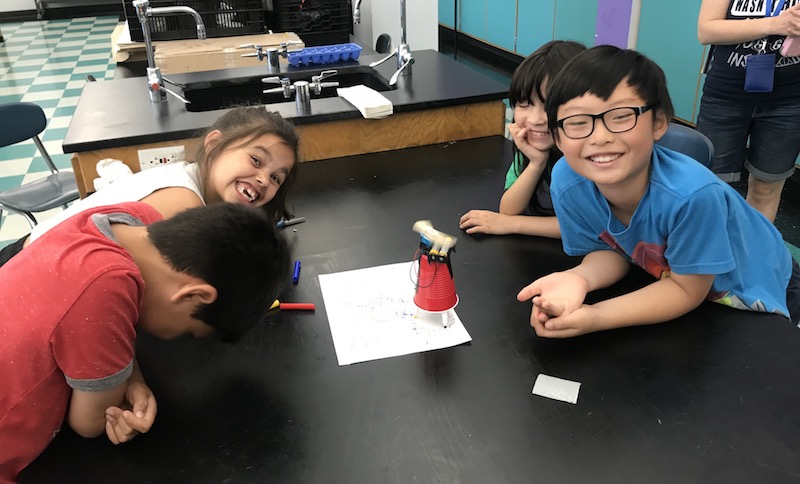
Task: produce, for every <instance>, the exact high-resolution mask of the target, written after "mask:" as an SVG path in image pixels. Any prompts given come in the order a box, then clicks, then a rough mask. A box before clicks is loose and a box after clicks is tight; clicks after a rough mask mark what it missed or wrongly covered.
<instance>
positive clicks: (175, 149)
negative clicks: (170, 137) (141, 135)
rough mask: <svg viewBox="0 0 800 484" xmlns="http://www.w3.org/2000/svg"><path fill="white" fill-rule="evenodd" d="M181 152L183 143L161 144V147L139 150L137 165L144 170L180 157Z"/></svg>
mask: <svg viewBox="0 0 800 484" xmlns="http://www.w3.org/2000/svg"><path fill="white" fill-rule="evenodd" d="M183 152H184V147H183V145H178V146H162V147H161V148H150V149H146V150H139V166H140V167H141V169H142V170H146V169H148V168H153V167H154V166H159V165H165V164H167V163H172V162H173V161H178V160H180V159H182V158H183Z"/></svg>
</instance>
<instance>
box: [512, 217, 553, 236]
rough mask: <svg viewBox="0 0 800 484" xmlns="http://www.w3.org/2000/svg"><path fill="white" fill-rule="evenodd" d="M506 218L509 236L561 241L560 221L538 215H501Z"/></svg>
mask: <svg viewBox="0 0 800 484" xmlns="http://www.w3.org/2000/svg"><path fill="white" fill-rule="evenodd" d="M500 216H501V217H506V219H507V222H506V226H507V227H508V232H507V233H509V234H521V235H533V236H537V237H549V238H551V239H560V238H561V230H560V229H559V228H558V219H556V217H555V216H552V217H540V216H537V215H502V214H501V215H500Z"/></svg>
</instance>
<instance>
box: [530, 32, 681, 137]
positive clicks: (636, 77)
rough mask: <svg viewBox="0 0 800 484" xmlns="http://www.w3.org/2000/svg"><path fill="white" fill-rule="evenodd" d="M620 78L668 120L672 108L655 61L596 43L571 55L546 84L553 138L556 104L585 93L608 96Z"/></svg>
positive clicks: (547, 106) (546, 105) (632, 51)
mask: <svg viewBox="0 0 800 484" xmlns="http://www.w3.org/2000/svg"><path fill="white" fill-rule="evenodd" d="M622 81H627V83H628V85H630V86H631V88H633V90H634V91H636V94H638V95H639V97H641V98H642V99H643V100H644V102H645V104H646V105H648V106H650V107H651V108H652V110H653V115H654V117H655V115H657V114H658V113H659V112H661V113H663V114H664V115H665V116H666V118H667V121H669V120H671V119H672V115H673V114H674V112H675V110H674V108H673V107H672V99H670V97H669V91H668V90H667V78H666V76H665V75H664V71H663V70H661V68H660V67H659V66H658V64H656V63H655V62H653V61H652V60H650V59H649V58H647V57H646V56H644V55H643V54H641V53H639V52H637V51H635V50H629V49H620V48H619V47H614V46H612V45H599V46H597V47H592V48H591V49H588V50H586V51H584V52H582V53H580V54H578V55H577V56H575V57H574V58H573V59H572V60H570V61H569V62H568V63H567V65H565V66H564V69H562V70H561V72H559V74H558V75H557V76H556V78H555V79H554V80H553V82H551V83H550V85H551V87H550V90H549V91H548V94H547V100H546V102H545V111H546V112H547V124H548V127H549V128H550V132H551V133H553V137H554V138H558V136H559V133H558V129H557V123H558V108H559V107H560V106H562V105H564V104H565V103H567V102H568V101H570V100H572V99H575V98H577V97H581V96H583V95H584V94H586V93H591V94H594V95H595V96H597V97H599V98H601V99H604V100H605V99H608V98H610V97H611V94H613V93H614V90H615V89H616V88H617V86H618V85H619V84H620V83H621V82H622ZM587 114H590V113H587Z"/></svg>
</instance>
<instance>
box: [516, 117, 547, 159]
mask: <svg viewBox="0 0 800 484" xmlns="http://www.w3.org/2000/svg"><path fill="white" fill-rule="evenodd" d="M507 127H508V132H509V134H511V139H512V141H514V144H515V145H517V148H518V149H519V150H520V151H521V152H522V154H523V155H525V156H527V157H528V159H529V160H530V161H531V163H535V164H540V163H544V162H545V161H547V158H548V157H549V156H550V150H545V151H541V150H538V149H536V148H535V147H533V146H531V144H530V143H528V132H529V131H530V130H531V129H530V128H526V127H523V126H520V125H518V124H515V123H509V124H508V126H507Z"/></svg>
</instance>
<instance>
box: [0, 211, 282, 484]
mask: <svg viewBox="0 0 800 484" xmlns="http://www.w3.org/2000/svg"><path fill="white" fill-rule="evenodd" d="M21 254H22V255H23V257H17V258H15V259H14V260H12V261H10V262H9V263H8V264H6V265H5V266H3V267H2V268H0V294H2V295H3V304H2V305H0V322H2V323H0V326H1V327H0V332H2V338H0V374H2V375H3V378H2V379H0V483H7V482H14V481H15V480H16V476H17V474H18V473H19V472H20V471H21V470H22V469H23V468H25V467H26V466H27V465H28V464H29V463H30V462H31V461H33V459H35V458H36V456H38V455H39V454H40V453H41V452H42V451H43V450H44V449H45V447H47V445H48V444H49V443H50V441H51V440H52V439H53V437H54V436H55V435H56V433H58V431H59V429H60V428H61V426H62V424H63V421H64V419H65V418H66V421H67V423H69V425H70V427H72V429H74V430H75V431H76V432H77V433H78V434H80V435H82V436H84V437H96V436H98V435H100V434H102V433H103V432H104V431H105V432H106V434H107V436H108V438H109V439H110V440H111V441H112V442H114V443H115V444H116V443H120V442H125V441H127V440H130V439H131V438H133V437H134V436H135V435H136V434H138V433H139V432H146V431H147V430H149V428H150V426H151V425H152V423H153V421H154V419H155V413H156V404H155V398H154V397H153V395H152V392H151V391H150V389H149V388H148V387H147V385H146V384H145V383H144V379H143V378H142V375H141V373H140V372H139V370H138V367H137V365H136V359H135V339H136V327H137V326H138V327H139V328H141V329H143V330H145V331H147V332H149V333H152V334H153V335H155V336H157V337H160V338H165V339H169V338H175V337H178V336H181V335H184V334H192V335H194V336H195V337H204V336H207V335H210V334H212V333H216V334H217V335H218V336H219V337H220V338H221V339H222V340H224V341H232V340H236V339H237V338H238V337H239V336H240V335H241V334H242V333H244V332H245V331H246V330H247V329H248V328H250V327H251V326H252V325H253V324H255V323H256V322H257V321H258V320H259V318H260V317H261V316H262V315H263V314H264V312H265V309H266V308H268V307H269V304H270V303H271V302H272V301H273V300H274V299H275V298H276V296H277V295H278V293H279V292H280V289H281V287H282V285H283V282H284V280H285V277H286V275H287V274H288V273H289V269H288V267H289V257H288V251H287V248H286V244H285V242H284V241H283V240H282V239H281V238H280V237H279V236H278V234H277V233H276V232H275V229H274V226H273V224H272V222H271V221H270V220H268V219H267V218H266V216H265V215H264V214H263V213H261V212H259V211H257V210H254V209H252V208H249V207H244V206H239V205H233V204H226V203H222V204H215V205H211V206H207V207H199V208H194V209H190V210H187V211H185V212H182V213H180V214H178V215H176V216H175V217H173V218H170V219H168V220H162V217H161V215H160V214H159V213H158V212H157V211H156V210H155V209H153V208H152V207H150V206H149V205H146V204H143V203H138V202H136V203H125V204H120V205H113V206H105V207H99V208H97V209H92V210H88V211H86V212H82V213H80V214H78V215H76V216H74V217H72V218H71V219H69V220H67V221H65V222H64V223H62V224H61V225H60V226H59V227H57V228H55V229H53V230H51V231H50V232H48V233H47V234H46V235H43V236H42V237H41V238H40V239H39V240H37V241H36V242H35V243H33V244H31V245H30V246H29V247H27V248H26V249H25V250H24V251H23V252H21ZM23 262H24V264H23ZM23 266H24V267H23Z"/></svg>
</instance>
